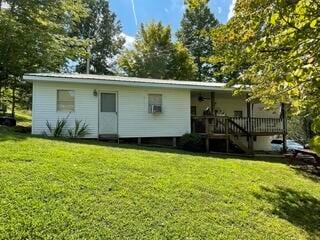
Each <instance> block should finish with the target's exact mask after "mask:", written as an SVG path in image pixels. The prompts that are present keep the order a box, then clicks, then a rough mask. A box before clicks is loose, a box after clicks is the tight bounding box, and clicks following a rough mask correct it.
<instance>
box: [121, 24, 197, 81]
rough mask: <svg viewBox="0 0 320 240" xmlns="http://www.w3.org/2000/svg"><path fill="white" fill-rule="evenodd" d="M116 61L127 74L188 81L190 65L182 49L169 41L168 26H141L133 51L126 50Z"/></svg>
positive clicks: (190, 61)
mask: <svg viewBox="0 0 320 240" xmlns="http://www.w3.org/2000/svg"><path fill="white" fill-rule="evenodd" d="M118 64H119V66H120V68H121V70H122V71H124V72H125V74H126V75H128V76H134V77H146V78H158V79H177V80H192V79H193V76H194V71H195V68H194V65H193V61H192V59H191V56H190V55H189V53H188V51H187V49H186V48H184V47H183V46H182V45H181V44H174V43H172V41H171V28H170V27H169V26H163V25H162V23H160V22H159V23H155V22H152V23H150V24H148V25H146V26H144V25H141V29H140V31H139V33H138V35H137V37H136V42H135V43H134V49H133V50H126V51H124V53H123V54H122V55H121V56H120V57H119V60H118Z"/></svg>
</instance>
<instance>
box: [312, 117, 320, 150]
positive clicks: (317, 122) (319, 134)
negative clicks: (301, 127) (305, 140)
mask: <svg viewBox="0 0 320 240" xmlns="http://www.w3.org/2000/svg"><path fill="white" fill-rule="evenodd" d="M312 130H313V132H314V133H315V134H316V136H315V137H314V138H313V139H312V140H311V147H312V149H314V150H315V151H316V152H318V153H320V117H317V118H316V119H314V121H313V124H312Z"/></svg>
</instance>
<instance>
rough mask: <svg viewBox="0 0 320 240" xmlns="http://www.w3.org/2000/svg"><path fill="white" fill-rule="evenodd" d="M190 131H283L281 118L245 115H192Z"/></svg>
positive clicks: (264, 132)
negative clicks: (247, 116) (248, 116)
mask: <svg viewBox="0 0 320 240" xmlns="http://www.w3.org/2000/svg"><path fill="white" fill-rule="evenodd" d="M192 131H193V132H195V133H209V134H228V133H232V134H239V135H259V134H261V135H268V134H270V135H271V134H281V133H283V131H284V130H283V122H282V119H278V118H246V117H242V118H240V117H215V116H203V117H192Z"/></svg>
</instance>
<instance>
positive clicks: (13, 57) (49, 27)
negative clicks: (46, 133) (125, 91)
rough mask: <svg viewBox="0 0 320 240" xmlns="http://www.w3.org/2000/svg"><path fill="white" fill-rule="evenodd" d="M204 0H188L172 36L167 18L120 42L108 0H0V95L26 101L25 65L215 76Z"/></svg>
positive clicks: (40, 68)
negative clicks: (127, 42) (128, 41)
mask: <svg viewBox="0 0 320 240" xmlns="http://www.w3.org/2000/svg"><path fill="white" fill-rule="evenodd" d="M208 2H209V0H201V1H194V0H187V1H185V4H186V12H185V13H184V16H183V19H182V22H181V28H180V29H179V31H178V33H177V34H176V35H177V40H175V41H173V39H172V37H173V36H172V31H171V28H170V26H164V25H163V24H162V23H161V22H151V23H147V24H142V25H141V26H140V29H139V32H138V34H137V36H136V41H135V43H134V47H133V49H129V50H128V49H124V47H123V46H124V43H125V39H124V37H123V34H122V26H121V23H120V22H119V21H118V20H117V17H116V15H115V13H114V12H112V11H111V10H110V6H109V2H108V1H107V0H65V1H56V0H42V1H38V0H34V1H29V0H19V1H16V0H0V102H1V103H4V102H6V103H7V104H8V103H9V104H10V106H11V110H12V115H14V112H15V107H16V103H18V104H19V105H22V106H24V107H27V106H30V99H31V97H30V94H31V86H30V85H29V84H27V83H25V82H23V81H22V76H23V75H24V74H25V73H27V72H69V71H71V69H70V65H75V70H76V72H78V73H86V72H87V70H88V69H87V60H88V59H90V64H89V72H90V73H92V74H123V75H127V76H135V77H148V78H160V79H177V80H198V81H205V80H211V79H212V72H213V71H212V69H214V65H213V64H212V63H209V61H208V58H209V57H210V55H211V54H212V48H210V47H209V48H208V45H211V37H210V34H209V33H210V31H211V29H212V28H214V27H216V26H218V21H217V20H216V18H215V17H214V15H213V14H212V13H211V12H210V9H209V7H208Z"/></svg>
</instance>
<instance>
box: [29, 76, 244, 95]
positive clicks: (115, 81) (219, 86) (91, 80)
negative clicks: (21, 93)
mask: <svg viewBox="0 0 320 240" xmlns="http://www.w3.org/2000/svg"><path fill="white" fill-rule="evenodd" d="M23 78H24V80H27V81H50V82H68V83H86V84H107V85H122V86H141V87H162V88H180V89H181V88H182V89H193V90H221V91H233V90H235V88H238V87H240V86H235V87H232V88H230V87H226V84H225V83H217V82H196V81H179V80H163V79H149V78H136V77H122V76H108V75H93V74H61V73H28V74H25V75H24V77H23Z"/></svg>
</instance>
